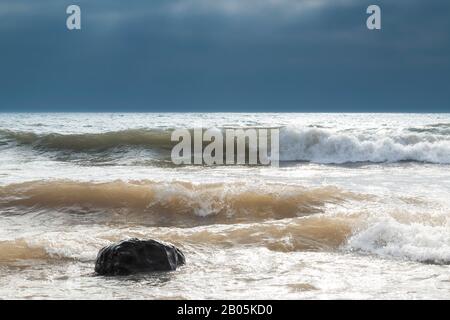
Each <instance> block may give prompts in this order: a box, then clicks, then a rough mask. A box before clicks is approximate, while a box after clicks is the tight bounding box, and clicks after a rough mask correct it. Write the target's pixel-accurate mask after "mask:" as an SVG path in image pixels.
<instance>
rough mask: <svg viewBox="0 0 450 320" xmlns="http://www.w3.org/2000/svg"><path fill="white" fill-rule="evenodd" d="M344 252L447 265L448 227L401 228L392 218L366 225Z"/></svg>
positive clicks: (449, 256) (414, 225)
mask: <svg viewBox="0 0 450 320" xmlns="http://www.w3.org/2000/svg"><path fill="white" fill-rule="evenodd" d="M346 249H348V250H351V251H355V250H356V251H362V252H365V253H370V254H376V255H378V256H382V257H395V258H400V259H406V260H413V261H419V262H431V263H443V264H448V263H450V225H449V224H448V223H447V224H443V225H439V226H433V225H424V224H420V223H411V224H403V223H400V222H398V221H396V220H395V219H393V218H388V217H386V218H384V219H383V220H381V221H378V222H375V223H370V224H369V226H368V227H367V229H365V230H363V231H361V232H358V233H356V234H355V235H354V236H353V237H351V238H350V239H349V240H348V243H347V245H346Z"/></svg>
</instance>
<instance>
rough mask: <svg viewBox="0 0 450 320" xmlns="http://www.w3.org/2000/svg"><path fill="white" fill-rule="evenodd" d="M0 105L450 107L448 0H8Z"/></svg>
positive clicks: (3, 8) (2, 6)
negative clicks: (76, 23) (373, 17)
mask: <svg viewBox="0 0 450 320" xmlns="http://www.w3.org/2000/svg"><path fill="white" fill-rule="evenodd" d="M70 4H77V5H79V6H80V7H81V10H82V30H80V31H68V30H67V28H66V18H67V14H66V8H67V6H69V5H70ZM370 4H377V5H379V6H380V7H381V9H382V30H381V31H369V30H368V29H367V28H366V18H367V17H368V15H367V14H366V8H367V7H368V5H370ZM0 111H155V112H156V111H200V112H203V111H208V112H222V111H225V112H227V111H229V112H235V111H254V112H259V111H260V112H268V111H275V112H279V111H287V112H310V111H322V112H330V111H335V112H344V111H347V112H386V111H388V112H450V1H448V0H428V1H426V0H369V1H366V0H129V1H123V0H80V1H75V0H71V1H66V0H1V2H0Z"/></svg>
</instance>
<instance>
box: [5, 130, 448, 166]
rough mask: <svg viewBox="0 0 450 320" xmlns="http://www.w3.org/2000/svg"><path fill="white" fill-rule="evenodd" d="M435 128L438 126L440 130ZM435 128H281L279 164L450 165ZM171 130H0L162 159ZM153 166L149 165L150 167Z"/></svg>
mask: <svg viewBox="0 0 450 320" xmlns="http://www.w3.org/2000/svg"><path fill="white" fill-rule="evenodd" d="M439 128H440V127H439ZM433 130H437V127H431V126H430V127H426V128H425V127H424V128H409V129H408V130H404V131H401V132H400V133H392V132H391V133H379V132H375V133H370V132H363V131H355V130H347V131H338V132H335V131H332V130H330V129H324V128H311V127H306V128H297V127H284V128H282V129H281V131H280V160H281V161H307V162H313V163H322V164H345V163H355V162H372V163H383V162H390V163H392V162H401V161H417V162H426V163H437V164H450V136H449V135H446V134H443V133H442V131H440V133H439V134H435V133H433V132H434V131H433ZM171 132H172V130H170V129H167V130H163V129H129V130H124V131H117V132H105V133H85V134H66V135H63V134H56V133H51V134H36V133H32V132H14V131H9V130H2V131H0V136H1V137H2V139H1V143H2V144H3V145H4V144H5V143H8V142H13V143H15V144H16V145H19V146H31V147H33V148H34V149H37V150H41V151H71V152H90V151H94V152H95V151H109V152H114V151H115V149H117V148H138V147H140V148H146V149H152V150H159V152H162V155H164V157H167V154H168V151H170V149H171V148H172V147H173V146H174V145H175V143H174V142H171V141H170V136H171ZM152 164H154V163H152Z"/></svg>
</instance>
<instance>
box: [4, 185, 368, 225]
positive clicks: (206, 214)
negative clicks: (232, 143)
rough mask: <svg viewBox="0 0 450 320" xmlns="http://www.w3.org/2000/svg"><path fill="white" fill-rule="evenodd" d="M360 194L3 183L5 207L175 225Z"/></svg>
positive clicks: (261, 214)
mask: <svg viewBox="0 0 450 320" xmlns="http://www.w3.org/2000/svg"><path fill="white" fill-rule="evenodd" d="M361 197H363V195H357V194H354V193H351V192H346V191H343V190H341V189H338V188H336V187H331V186H325V187H318V188H312V189H308V188H304V187H301V186H293V185H283V184H261V185H252V184H247V183H209V184H193V183H188V182H176V181H174V182H152V181H132V182H123V181H115V182H107V183H89V182H75V181H36V182H27V183H21V184H12V185H8V186H4V187H0V208H11V207H15V208H24V209H26V208H30V209H33V210H37V209H40V208H46V209H57V210H59V211H61V210H62V211H64V210H66V211H69V212H80V213H84V212H86V213H89V212H96V211H98V210H103V211H105V210H112V211H114V212H124V213H126V214H136V215H139V216H147V217H150V218H151V217H153V218H160V219H165V220H167V221H168V223H172V224H176V223H177V222H178V223H181V222H183V220H180V219H182V218H187V217H188V218H193V219H194V221H199V220H198V219H195V217H197V218H198V217H203V218H205V219H206V218H208V219H210V220H211V223H219V222H222V223H227V222H233V223H235V222H246V221H255V220H256V221H258V220H264V219H285V218H293V217H298V216H303V215H310V214H314V213H320V212H323V210H324V207H325V206H326V205H327V204H336V203H342V202H344V201H346V200H352V199H358V198H361ZM200 221H201V220H200ZM206 221H208V220H206ZM159 223H161V221H159Z"/></svg>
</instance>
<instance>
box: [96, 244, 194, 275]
mask: <svg viewBox="0 0 450 320" xmlns="http://www.w3.org/2000/svg"><path fill="white" fill-rule="evenodd" d="M185 262H186V260H185V258H184V255H183V253H182V252H181V251H180V250H179V249H177V248H175V247H174V246H172V245H168V244H164V243H161V242H159V241H156V240H139V239H129V240H123V241H120V242H118V243H114V244H111V245H109V246H107V247H104V248H103V249H101V250H100V252H99V253H98V255H97V261H96V262H95V272H96V273H98V274H100V275H105V276H118V275H130V274H134V273H141V272H151V271H173V270H176V269H177V267H178V266H180V265H183V264H185Z"/></svg>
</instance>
